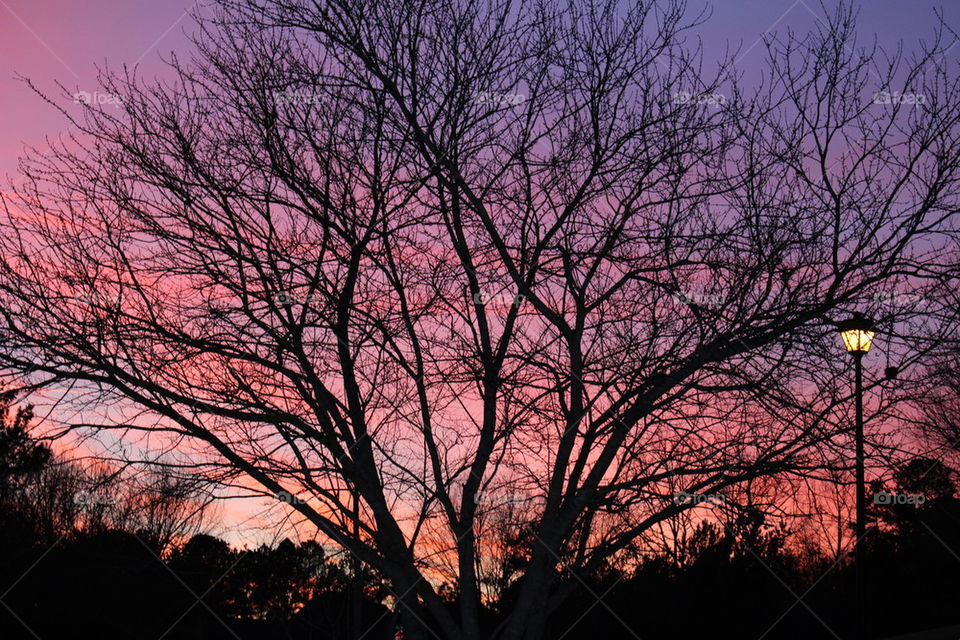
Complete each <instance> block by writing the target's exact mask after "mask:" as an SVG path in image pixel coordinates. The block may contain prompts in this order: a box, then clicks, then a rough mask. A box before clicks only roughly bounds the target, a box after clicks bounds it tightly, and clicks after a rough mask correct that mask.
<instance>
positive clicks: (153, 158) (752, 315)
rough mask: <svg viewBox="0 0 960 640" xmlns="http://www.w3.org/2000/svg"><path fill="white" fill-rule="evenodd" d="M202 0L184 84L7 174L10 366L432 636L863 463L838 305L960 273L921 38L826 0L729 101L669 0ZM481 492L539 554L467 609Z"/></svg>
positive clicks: (1, 346) (107, 112)
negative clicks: (903, 44) (234, 504)
mask: <svg viewBox="0 0 960 640" xmlns="http://www.w3.org/2000/svg"><path fill="white" fill-rule="evenodd" d="M216 16H217V17H216V18H215V19H213V20H209V19H208V20H206V21H204V22H201V25H200V26H201V29H200V31H199V34H198V37H197V39H196V44H197V47H198V50H199V55H198V56H197V58H196V59H195V60H191V61H190V62H189V63H186V62H182V61H181V60H179V59H177V58H173V59H172V60H171V69H172V72H173V76H174V79H173V81H172V82H168V83H166V84H163V85H160V84H152V83H145V82H142V81H139V80H138V79H137V78H136V75H135V73H133V72H130V71H125V72H123V73H114V74H108V75H106V76H105V77H104V78H103V83H104V88H105V90H106V91H109V92H111V93H114V94H116V95H117V96H119V97H120V98H121V100H118V101H115V102H122V104H121V106H120V107H117V108H115V107H114V106H113V105H95V104H92V105H88V106H86V107H84V109H83V113H82V116H74V115H72V113H70V112H67V111H65V113H66V115H67V116H68V117H71V122H72V125H73V127H74V130H73V132H72V133H71V134H70V136H69V137H68V138H66V139H65V140H62V141H60V142H57V143H55V144H53V145H52V146H51V148H50V149H48V150H46V151H42V152H33V153H31V154H30V155H29V157H28V158H27V159H26V160H25V161H24V163H23V167H22V173H23V177H24V180H22V181H21V182H20V183H19V184H18V185H16V193H17V195H18V196H19V197H18V198H17V199H15V200H13V201H8V202H7V203H6V205H7V206H6V214H7V215H6V219H5V221H4V229H3V234H2V238H0V246H2V255H3V258H2V263H0V313H2V316H0V318H2V327H0V361H2V363H3V364H4V365H5V366H6V367H8V368H9V370H11V371H12V372H14V373H15V374H17V375H20V376H24V375H26V374H29V379H28V381H27V382H25V383H23V384H24V386H27V387H31V388H40V387H43V386H45V385H53V384H62V383H63V382H65V381H69V382H71V383H73V384H74V385H75V388H76V389H82V390H83V391H84V393H85V394H87V395H86V396H85V397H95V398H97V399H98V400H99V401H101V402H103V401H108V400H109V401H122V402H123V403H125V404H126V405H129V406H137V407H140V408H141V409H142V410H143V411H144V414H143V415H142V416H139V419H137V420H130V421H125V422H122V423H118V422H116V421H108V420H104V421H101V422H99V423H96V424H92V425H91V424H84V425H83V428H86V429H89V428H91V427H92V428H95V429H97V430H116V431H119V432H120V433H119V435H122V436H124V437H127V438H136V437H138V436H139V437H142V438H146V437H149V438H150V443H151V444H152V445H154V446H155V447H157V446H159V447H164V446H165V447H169V448H173V447H177V450H178V451H179V452H181V454H184V453H188V454H189V456H190V458H191V460H190V463H191V464H193V465H196V466H197V468H201V469H204V470H205V471H206V472H207V474H208V475H209V477H210V478H212V479H215V480H217V481H220V482H223V483H226V484H230V485H232V486H237V485H239V486H246V487H249V486H250V485H251V483H254V484H256V486H259V487H261V488H262V491H264V492H266V493H272V494H277V495H280V496H282V497H283V499H284V500H285V501H287V502H288V503H289V504H290V506H291V508H292V509H294V510H295V511H296V512H297V513H298V514H300V515H301V516H302V517H303V518H304V519H306V520H308V521H309V522H311V523H313V524H314V525H315V526H316V527H317V528H318V529H319V530H320V531H321V532H322V534H323V535H325V536H326V537H328V538H329V540H330V541H332V542H334V543H336V544H339V545H341V546H343V547H344V548H345V549H348V550H349V551H350V552H352V553H353V554H354V555H355V557H356V558H358V559H359V560H360V561H361V562H362V563H365V564H368V565H370V566H371V567H374V568H375V569H376V571H377V572H378V573H380V574H381V575H383V576H384V577H385V578H386V579H388V580H389V582H390V584H391V588H392V589H393V590H394V594H395V597H396V599H397V601H398V607H399V609H400V611H401V615H402V616H404V618H405V620H406V621H405V626H406V629H407V631H408V632H409V633H410V635H411V636H412V637H414V638H420V637H424V636H425V635H426V633H428V632H432V633H433V634H434V635H436V636H438V637H445V638H451V639H452V638H463V639H465V640H473V639H476V638H480V637H500V638H508V639H519V638H527V639H528V640H535V639H537V638H540V637H541V634H542V632H543V629H544V626H545V624H546V621H547V617H548V616H549V613H550V611H551V610H553V609H555V608H556V607H557V606H559V604H560V603H562V602H563V599H564V598H565V597H566V596H567V595H568V594H569V592H570V589H571V588H573V587H575V585H576V580H565V581H563V582H562V583H559V582H558V581H557V577H558V575H559V574H560V572H561V571H569V572H570V575H572V576H573V577H574V578H576V577H578V576H584V575H588V574H591V573H592V572H595V571H597V570H598V569H600V568H602V567H604V566H606V564H607V563H610V562H612V561H615V560H616V559H617V557H618V554H621V553H623V552H624V550H626V549H628V548H629V547H630V545H631V544H632V543H633V541H635V540H636V539H638V537H640V536H642V535H644V534H645V532H648V531H651V530H652V529H653V528H654V527H656V526H658V525H659V524H660V523H664V522H666V521H668V520H669V519H670V518H672V517H674V516H676V515H677V514H678V513H681V512H683V511H685V510H686V509H689V508H691V507H692V506H693V504H692V501H685V500H677V499H675V494H676V493H677V492H684V494H685V495H686V494H690V495H704V494H715V493H721V492H723V491H725V490H727V489H728V488H731V487H737V486H743V485H744V484H745V483H747V482H749V481H751V480H752V479H756V478H762V477H765V476H772V475H776V474H796V475H800V476H806V475H813V474H818V473H823V472H824V470H826V469H831V468H835V469H845V468H848V466H849V465H850V464H851V459H852V456H851V454H850V453H849V432H848V430H847V427H848V424H849V422H848V420H847V416H845V415H844V414H843V412H842V411H839V410H838V407H847V406H849V405H850V403H849V397H850V390H849V384H848V383H847V382H846V381H847V380H848V379H849V377H848V376H847V373H848V372H847V369H846V367H847V366H848V363H847V362H846V361H845V360H844V359H842V358H838V357H836V350H837V345H836V344H835V337H834V335H833V325H832V323H833V321H834V320H836V319H837V318H838V316H841V315H844V314H846V313H848V312H849V311H851V310H853V309H859V310H863V311H868V312H870V311H876V309H874V308H873V307H876V306H877V305H876V304H875V303H874V302H873V300H874V297H875V294H876V293H877V292H879V291H888V290H901V289H902V288H903V287H905V286H909V287H911V289H912V290H913V289H916V290H918V291H922V292H923V293H924V294H925V295H929V296H930V297H931V299H937V297H936V296H935V294H936V292H937V290H938V288H942V287H945V286H947V285H948V284H949V282H951V278H952V272H951V271H950V268H951V267H950V264H951V257H950V256H951V255H952V254H951V250H953V249H955V236H951V235H950V234H951V233H952V232H953V231H954V230H955V222H956V220H955V216H956V213H957V205H958V184H957V180H958V177H960V171H958V168H960V144H958V143H960V140H958V136H960V128H958V126H957V125H958V121H960V99H958V98H960V94H958V90H960V85H958V83H957V79H956V78H955V77H954V76H952V75H951V74H949V73H948V71H947V67H946V63H945V61H944V59H943V57H942V53H943V52H944V49H945V48H946V45H945V44H944V43H943V39H942V38H939V37H938V38H935V39H934V41H933V43H932V44H931V45H930V46H928V47H927V48H926V49H924V50H923V51H922V53H920V54H918V55H917V56H915V57H914V58H908V57H906V56H903V55H900V54H897V55H894V56H891V57H889V58H884V57H883V56H882V55H881V54H882V52H880V51H877V50H869V49H868V50H864V49H863V48H861V47H860V46H859V45H858V44H857V43H856V41H855V38H854V35H853V34H854V25H853V20H852V17H851V14H850V11H849V9H847V8H843V9H840V10H839V11H838V12H837V13H836V14H835V15H834V17H833V18H832V19H831V22H830V24H829V25H825V26H823V27H822V28H820V29H818V30H817V31H815V32H813V33H811V34H808V35H805V36H803V37H795V36H792V35H788V36H786V37H785V38H784V39H779V40H778V39H775V38H771V39H770V40H768V42H767V43H766V44H767V50H768V52H769V65H768V73H767V74H766V76H765V79H764V81H763V83H762V84H761V86H760V88H759V89H756V88H752V89H751V88H749V85H746V84H744V82H743V81H741V79H740V78H739V76H738V74H737V71H736V69H734V68H733V67H732V66H731V65H730V64H729V63H728V62H722V63H721V64H720V65H719V66H718V70H717V71H716V72H715V73H712V74H707V73H706V72H704V71H703V61H702V56H701V54H700V52H698V51H697V50H691V49H690V48H689V46H688V45H687V44H685V40H684V36H685V35H687V34H690V33H692V31H691V29H695V28H696V27H697V26H698V25H699V24H700V20H699V18H698V17H696V16H695V17H693V18H692V19H690V18H688V17H687V16H686V13H685V11H684V7H683V5H682V3H680V2H676V3H673V2H657V3H654V2H652V1H646V0H640V1H638V2H633V3H624V4H619V3H615V2H606V1H600V2H571V3H569V4H565V5H562V6H554V5H549V4H547V3H540V2H526V1H520V2H517V3H508V4H507V5H503V6H495V5H493V4H492V3H491V4H482V3H471V2H461V1H458V0H436V1H433V0H431V1H421V2H417V1H412V0H400V1H393V0H391V1H389V2H386V1H380V0H363V1H359V0H343V1H329V2H303V1H300V0H270V1H268V0H236V1H233V0H222V1H221V2H220V4H219V5H218V7H217V13H216ZM904 96H914V98H913V99H912V100H910V99H905V98H904ZM916 96H922V100H920V99H919V98H917V97H916ZM52 102H53V101H52V100H51V103H52ZM952 260H953V261H955V258H954V259H952ZM914 317H917V314H913V313H912V312H909V311H901V312H900V316H898V318H899V319H900V320H903V321H906V320H909V319H911V318H914ZM924 317H927V318H934V319H936V318H937V317H938V311H937V310H936V309H932V310H931V309H928V310H926V313H925V314H924ZM885 319H886V318H881V320H885ZM902 326H906V325H901V327H902ZM925 330H926V329H925ZM911 331H912V330H911ZM914 333H918V334H919V333H922V332H921V331H919V330H918V331H916V332H908V331H906V330H903V329H901V330H900V331H899V333H898V335H900V336H901V339H902V341H903V343H904V345H905V346H904V351H903V354H902V355H903V358H904V359H905V360H907V361H911V360H912V359H916V358H918V357H920V355H922V353H923V351H924V350H925V349H926V348H927V346H926V345H927V344H928V343H925V342H923V341H920V340H919V339H917V338H916V336H915V335H914ZM928 333H929V332H928ZM879 384H880V383H879V382H878V381H870V385H869V386H870V388H875V387H876V385H879ZM149 416H152V419H147V418H148V417H149ZM78 428H79V427H78ZM498 493H499V494H504V493H507V494H512V495H522V496H525V500H527V501H528V504H527V507H528V508H527V509H525V510H524V512H525V513H526V514H527V516H528V517H530V518H531V528H530V532H531V535H532V537H531V540H532V541H533V544H532V546H531V548H530V551H529V557H527V558H525V564H524V565H523V566H522V575H518V576H512V577H511V580H512V581H513V582H514V583H515V588H516V590H515V594H516V597H515V599H514V601H513V604H512V606H511V608H510V610H509V611H505V612H504V615H503V618H502V624H501V625H500V626H499V628H497V629H495V630H482V629H481V626H480V610H481V595H482V593H481V591H482V581H483V580H484V579H486V578H485V577H484V575H483V574H484V572H485V571H487V569H488V568H489V565H488V564H487V562H488V560H487V554H490V553H492V552H491V547H490V546H489V545H490V544H491V543H492V542H493V541H492V540H491V538H490V537H489V535H494V536H495V535H497V534H496V531H495V530H496V528H495V527H494V528H488V529H486V531H492V532H493V533H491V534H489V535H487V537H484V536H485V534H484V531H485V530H484V529H483V528H482V527H479V526H478V522H479V519H481V518H488V521H490V520H489V518H491V517H492V516H491V514H490V512H491V510H493V511H496V510H498V509H509V508H511V507H510V506H509V505H508V504H506V503H504V504H499V503H497V502H496V501H492V502H491V501H486V500H484V499H478V497H479V496H487V495H497V494H498ZM444 567H447V568H449V569H450V570H451V571H452V573H453V575H455V577H456V588H457V592H456V596H457V600H458V611H459V613H458V614H456V615H455V614H454V613H453V612H452V610H451V609H450V608H449V607H447V606H446V604H445V602H444V600H443V598H441V597H440V595H439V594H438V593H437V584H438V583H439V581H440V579H441V576H442V575H443V573H444V572H443V569H444ZM558 584H559V585H560V586H559V587H555V585H558Z"/></svg>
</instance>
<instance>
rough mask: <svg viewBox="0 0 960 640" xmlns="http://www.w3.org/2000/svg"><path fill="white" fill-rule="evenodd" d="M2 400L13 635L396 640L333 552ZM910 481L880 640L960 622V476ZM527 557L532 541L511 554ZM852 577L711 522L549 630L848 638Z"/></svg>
mask: <svg viewBox="0 0 960 640" xmlns="http://www.w3.org/2000/svg"><path fill="white" fill-rule="evenodd" d="M0 407H2V409H3V425H2V430H0V507H2V509H0V593H2V594H3V598H2V601H3V604H4V605H5V608H3V609H2V611H0V637H2V638H4V639H7V638H9V639H11V640H12V639H20V638H24V639H29V638H35V637H39V638H42V639H44V640H45V639H47V638H75V637H91V638H92V637H97V638H107V639H109V638H124V639H130V640H139V639H143V640H148V639H157V638H169V639H179V638H184V639H185V638H191V639H193V638H197V639H200V638H203V639H214V638H217V639H219V638H223V639H228V638H241V639H243V640H246V639H248V638H249V639H253V638H304V639H307V638H310V639H312V640H320V639H323V640H326V639H330V640H334V639H337V640H340V639H343V640H347V639H355V638H371V639H388V638H394V637H395V636H394V634H395V633H396V631H397V629H398V626H397V625H398V619H397V616H396V614H395V613H394V612H393V611H391V609H390V608H388V605H389V604H390V599H389V597H388V595H389V590H388V589H386V588H385V587H384V586H383V584H382V582H381V580H380V579H379V578H378V577H377V576H375V575H371V574H369V573H363V572H357V573H354V567H355V565H353V564H352V563H350V562H349V561H348V560H346V559H344V558H343V556H342V555H339V554H337V553H336V551H335V550H331V549H326V548H324V547H323V546H321V545H320V544H317V543H316V542H313V541H306V542H303V543H300V544H297V543H294V542H291V541H290V540H283V541H282V542H280V543H279V544H276V545H272V546H270V545H263V546H261V547H259V548H255V549H235V548H231V547H230V546H229V545H228V544H227V543H226V542H224V541H223V540H221V539H219V538H216V537H213V536H210V535H207V534H204V533H201V532H197V531H196V530H195V529H196V527H197V526H198V525H197V520H196V518H195V516H196V514H197V513H198V509H202V508H203V507H202V504H201V505H200V506H199V507H198V506H197V505H198V501H197V488H196V487H195V486H191V485H190V484H189V482H188V481H186V480H184V479H182V478H181V479H177V480H174V479H172V478H170V477H169V476H165V475H163V474H162V472H152V475H151V474H142V473H141V474H138V478H139V480H138V482H139V483H140V484H139V485H137V488H136V490H134V489H132V488H131V486H130V479H129V478H125V479H124V477H123V476H122V474H114V475H113V476H110V475H109V474H104V473H103V471H102V470H100V472H97V471H96V470H91V469H89V468H81V467H80V466H78V465H76V464H73V463H68V462H65V461H63V460H60V459H59V458H58V457H57V456H55V455H54V454H53V453H52V451H51V450H50V449H49V448H48V447H47V446H46V445H44V444H42V443H39V442H37V441H36V440H34V439H33V438H32V437H31V436H30V434H29V430H28V426H29V422H30V418H31V416H30V412H29V410H20V411H18V412H15V413H14V412H13V411H12V410H11V407H10V398H9V397H5V398H4V399H3V404H2V405H0ZM930 469H933V472H930V471H929V470H930ZM145 477H146V480H144V478H145ZM121 479H123V480H124V481H125V482H126V483H127V484H125V485H124V486H122V487H121V486H120V485H119V484H118V483H119V482H120V480H121ZM896 481H897V486H896V487H895V489H896V490H898V491H902V492H911V493H916V494H920V493H922V494H924V495H926V496H928V497H929V499H928V500H926V501H925V502H924V504H922V505H920V506H919V507H917V506H914V505H904V506H899V507H874V511H873V512H872V514H871V515H872V520H873V522H875V523H878V525H879V528H878V529H877V530H876V531H875V532H874V533H873V534H872V535H871V536H870V537H869V550H870V553H869V557H870V559H871V567H872V568H873V569H872V572H871V574H870V575H869V576H868V578H869V580H868V583H869V600H870V603H871V611H872V613H871V616H870V621H869V626H870V627H871V628H872V630H873V636H872V637H885V636H888V635H893V634H896V633H900V632H904V631H908V630H916V629H919V628H924V627H933V626H938V625H947V624H951V623H956V622H958V621H960V607H958V603H960V583H958V582H957V580H956V576H957V573H958V570H960V558H958V557H957V556H956V555H955V553H954V552H953V551H951V549H960V527H958V525H960V501H958V500H957V498H956V497H955V494H956V486H955V484H954V480H953V473H952V471H951V470H950V469H948V468H947V467H945V466H943V465H937V464H936V463H931V461H929V460H917V461H915V462H914V463H913V464H912V465H908V466H906V467H903V468H901V470H900V471H899V473H898V474H897V475H896ZM85 487H86V488H85ZM874 489H875V490H880V489H882V487H879V486H875V487H874ZM124 514H125V515H124ZM191 530H192V531H193V533H191V534H190V535H189V536H186V535H185V534H186V533H187V532H189V531H191ZM528 552H529V546H528V545H527V544H526V543H525V542H524V540H523V537H522V536H520V537H518V538H517V539H516V541H515V548H513V549H511V550H510V552H509V553H508V554H507V556H506V559H505V562H506V563H515V564H520V563H523V562H524V560H525V558H526V557H527V554H528ZM851 573H852V572H851V571H850V569H849V562H848V559H846V558H841V559H840V560H839V561H834V560H833V559H830V558H827V557H826V556H824V555H823V554H822V553H821V552H820V551H818V550H816V549H813V548H806V549H804V548H803V547H802V546H798V545H797V544H796V541H795V540H793V539H792V537H791V534H790V532H789V531H788V530H787V529H784V528H775V527H771V526H769V525H767V524H766V523H765V522H764V518H763V517H761V516H757V517H755V518H749V517H743V518H741V519H740V520H739V521H736V522H733V523H732V524H731V525H730V526H728V525H725V524H718V523H713V522H707V521H702V522H700V523H699V525H698V526H697V527H696V529H695V530H694V531H693V532H692V533H690V534H689V535H685V536H683V537H682V538H681V540H680V541H679V542H678V544H677V545H676V547H675V548H674V549H672V550H670V552H669V553H667V552H661V553H652V554H648V555H647V556H646V557H642V558H639V559H638V561H637V563H636V564H635V567H634V568H633V569H632V570H630V571H617V570H612V569H608V570H607V571H605V572H602V573H599V574H597V575H594V576H591V577H588V578H584V577H582V576H577V577H575V576H570V575H567V576H565V577H564V581H568V582H570V583H571V584H572V585H575V587H574V588H575V593H574V595H573V596H572V597H571V598H570V599H569V600H568V604H567V606H565V607H563V608H562V609H560V610H558V611H555V612H553V614H552V616H551V617H550V622H549V625H548V629H549V636H548V637H551V638H570V639H577V638H627V637H634V636H635V637H640V638H643V639H645V640H646V639H650V638H664V639H666V638H671V639H676V638H704V637H722V638H759V637H766V638H829V637H835V636H834V635H833V634H834V633H839V634H841V635H842V636H843V637H847V635H848V634H849V632H850V629H851V627H852V620H851V619H850V616H849V611H850V610H851V593H852V575H851ZM441 591H442V592H444V591H445V592H446V593H453V592H454V589H453V588H448V589H446V590H441ZM504 593H505V595H504V597H503V598H502V599H501V601H500V602H488V603H487V604H488V606H487V607H486V609H485V611H484V614H485V616H484V618H485V620H484V622H485V626H486V627H487V631H488V632H489V633H493V630H494V629H495V628H496V626H497V624H498V623H499V621H500V620H501V619H502V617H501V615H500V612H503V611H508V610H509V608H510V606H511V598H512V597H514V596H513V590H512V589H511V587H510V586H507V588H506V589H505V590H504ZM801 597H802V601H800V598H801ZM449 605H450V610H451V612H453V613H454V614H455V612H456V610H457V608H456V602H455V601H454V599H453V598H452V597H451V598H449ZM424 615H426V614H424ZM425 622H427V626H428V627H429V626H430V624H429V620H425ZM764 634H766V635H764Z"/></svg>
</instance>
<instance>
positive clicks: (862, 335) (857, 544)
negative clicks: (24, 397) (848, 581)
mask: <svg viewBox="0 0 960 640" xmlns="http://www.w3.org/2000/svg"><path fill="white" fill-rule="evenodd" d="M837 329H838V331H839V332H840V337H841V338H843V346H844V347H846V349H847V351H848V352H849V353H850V355H852V356H853V364H854V400H855V402H856V424H855V425H854V440H855V444H856V449H857V453H856V456H857V459H856V471H855V474H856V478H855V484H856V492H857V503H856V504H857V507H856V508H857V517H856V520H857V522H856V539H855V540H854V543H853V570H854V588H855V589H856V608H857V610H856V613H855V616H856V638H857V640H865V638H866V609H867V603H866V598H865V596H864V573H865V572H866V558H865V556H866V549H865V548H864V540H863V538H864V536H865V535H866V533H867V504H866V501H867V495H866V494H867V490H866V480H865V477H864V476H865V473H864V466H865V458H866V455H865V454H864V444H863V355H864V354H865V353H867V351H869V350H870V345H871V344H872V343H873V336H874V335H876V332H875V330H874V325H873V321H872V320H869V319H868V318H865V317H863V316H862V315H860V314H859V313H855V314H853V317H851V318H850V319H849V320H844V321H843V322H841V323H839V325H838V326H837ZM888 375H889V372H888Z"/></svg>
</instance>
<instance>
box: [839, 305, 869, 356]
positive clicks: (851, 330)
mask: <svg viewBox="0 0 960 640" xmlns="http://www.w3.org/2000/svg"><path fill="white" fill-rule="evenodd" d="M837 331H839V332H840V337H841V338H843V346H844V347H846V349H847V351H849V352H850V353H860V354H863V353H866V352H867V351H870V345H871V344H873V336H874V335H876V331H875V330H874V326H873V321H872V320H870V319H869V318H865V317H863V316H862V315H860V314H859V313H855V314H853V317H852V318H850V319H849V320H844V321H843V322H841V323H839V324H838V325H837Z"/></svg>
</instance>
